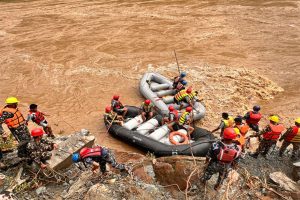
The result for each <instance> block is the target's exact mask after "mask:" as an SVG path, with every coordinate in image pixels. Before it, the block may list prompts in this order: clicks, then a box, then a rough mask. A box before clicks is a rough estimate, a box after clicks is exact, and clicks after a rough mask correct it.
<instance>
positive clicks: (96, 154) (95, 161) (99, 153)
mask: <svg viewBox="0 0 300 200" xmlns="http://www.w3.org/2000/svg"><path fill="white" fill-rule="evenodd" d="M72 160H73V162H75V163H77V162H83V164H84V165H85V166H86V164H89V165H92V171H93V173H96V171H97V169H99V167H100V171H101V172H102V173H106V172H107V170H106V163H109V164H111V166H112V167H114V168H116V169H119V170H121V171H123V170H126V167H125V165H124V164H118V163H117V162H116V160H115V158H114V156H113V154H112V153H111V151H110V150H109V149H108V148H106V147H100V146H96V147H94V148H87V147H84V148H83V149H81V150H80V151H79V153H74V154H73V155H72Z"/></svg>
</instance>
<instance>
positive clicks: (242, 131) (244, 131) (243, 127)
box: [234, 124, 249, 136]
mask: <svg viewBox="0 0 300 200" xmlns="http://www.w3.org/2000/svg"><path fill="white" fill-rule="evenodd" d="M234 128H237V129H238V130H239V133H240V134H242V135H243V136H245V135H246V134H247V133H248V131H249V126H248V125H246V124H241V125H235V127H234Z"/></svg>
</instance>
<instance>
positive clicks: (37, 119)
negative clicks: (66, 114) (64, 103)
mask: <svg viewBox="0 0 300 200" xmlns="http://www.w3.org/2000/svg"><path fill="white" fill-rule="evenodd" d="M33 113H34V114H35V118H34V119H32V121H33V122H35V123H36V124H40V123H41V122H42V121H44V120H45V117H44V115H43V113H41V112H39V111H36V112H32V111H29V114H30V115H31V114H33Z"/></svg>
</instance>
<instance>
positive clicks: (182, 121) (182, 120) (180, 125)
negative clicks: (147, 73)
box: [173, 106, 194, 135]
mask: <svg viewBox="0 0 300 200" xmlns="http://www.w3.org/2000/svg"><path fill="white" fill-rule="evenodd" d="M192 111H193V108H192V107H190V106H189V107H187V108H186V109H185V112H184V113H182V115H181V116H180V117H179V120H178V121H177V123H176V125H175V127H176V131H178V130H179V129H185V130H186V131H187V132H188V135H191V134H192V133H193V131H194V128H193V127H192V126H191V125H190V124H191V122H192V116H191V112H192ZM173 130H174V129H173Z"/></svg>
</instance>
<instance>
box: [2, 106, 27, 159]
mask: <svg viewBox="0 0 300 200" xmlns="http://www.w3.org/2000/svg"><path fill="white" fill-rule="evenodd" d="M13 117H14V114H13V113H10V112H6V111H3V113H2V115H1V116H0V134H1V135H2V134H3V133H4V130H3V127H2V124H3V123H4V122H5V120H7V119H9V118H13ZM9 130H10V131H11V133H12V134H13V136H14V137H15V139H16V140H17V141H18V142H19V146H18V156H19V157H24V156H26V145H27V143H28V142H29V141H30V133H29V130H28V128H27V126H26V124H22V125H20V126H19V127H17V128H10V129H9Z"/></svg>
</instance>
